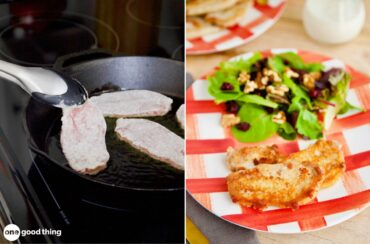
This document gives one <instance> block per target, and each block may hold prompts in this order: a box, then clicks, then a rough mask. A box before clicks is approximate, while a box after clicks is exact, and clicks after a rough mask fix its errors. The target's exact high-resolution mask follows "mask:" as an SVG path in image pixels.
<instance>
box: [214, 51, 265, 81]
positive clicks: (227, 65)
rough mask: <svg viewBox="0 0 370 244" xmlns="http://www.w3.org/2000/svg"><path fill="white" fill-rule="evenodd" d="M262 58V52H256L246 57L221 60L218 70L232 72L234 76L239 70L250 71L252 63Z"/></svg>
mask: <svg viewBox="0 0 370 244" xmlns="http://www.w3.org/2000/svg"><path fill="white" fill-rule="evenodd" d="M262 58H263V56H262V54H261V53H259V52H256V53H254V54H253V56H252V57H250V58H248V59H242V58H240V59H236V60H233V61H226V62H222V63H221V64H220V70H221V71H222V72H225V73H228V74H232V75H235V76H236V75H238V74H239V72H240V71H242V70H244V71H247V72H250V71H251V67H252V65H253V64H255V63H256V62H258V61H259V60H261V59H262Z"/></svg>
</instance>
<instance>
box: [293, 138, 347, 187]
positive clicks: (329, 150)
mask: <svg viewBox="0 0 370 244" xmlns="http://www.w3.org/2000/svg"><path fill="white" fill-rule="evenodd" d="M287 162H293V163H296V162H298V163H301V162H308V163H310V164H312V165H314V166H319V167H321V168H322V169H323V170H324V181H323V183H322V185H321V188H326V187H329V186H331V185H333V184H334V183H335V182H336V181H337V180H338V179H339V178H340V176H341V175H342V174H343V172H344V171H345V169H346V164H345V161H344V155H343V152H342V151H341V149H340V146H339V144H337V143H336V142H334V141H326V140H318V141H317V142H316V143H315V144H313V145H311V146H309V147H308V148H307V149H305V150H302V151H300V152H296V153H292V154H291V155H289V157H288V158H287Z"/></svg>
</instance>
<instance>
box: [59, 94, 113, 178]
mask: <svg viewBox="0 0 370 244" xmlns="http://www.w3.org/2000/svg"><path fill="white" fill-rule="evenodd" d="M106 130H107V125H106V123H105V120H104V116H103V114H102V113H101V112H100V110H99V109H98V108H96V107H95V106H94V104H93V103H91V102H90V101H86V102H85V103H84V104H83V105H81V106H78V107H67V108H64V109H63V116H62V132H61V135H60V142H61V145H62V150H63V152H64V155H65V157H66V158H67V160H68V163H69V165H70V166H71V168H72V169H74V170H76V171H78V172H80V173H83V174H90V175H94V174H97V173H98V172H100V171H101V170H103V169H105V167H106V166H107V162H108V160H109V153H108V151H107V147H106V144H105V132H106Z"/></svg>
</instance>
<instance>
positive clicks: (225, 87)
mask: <svg viewBox="0 0 370 244" xmlns="http://www.w3.org/2000/svg"><path fill="white" fill-rule="evenodd" d="M221 90H222V91H232V90H234V86H233V85H231V84H230V83H229V82H224V83H222V85H221Z"/></svg>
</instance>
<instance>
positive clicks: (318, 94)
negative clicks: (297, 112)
mask: <svg viewBox="0 0 370 244" xmlns="http://www.w3.org/2000/svg"><path fill="white" fill-rule="evenodd" d="M320 95H321V91H320V90H317V89H314V90H311V91H310V97H312V98H316V97H318V96H320Z"/></svg>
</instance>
